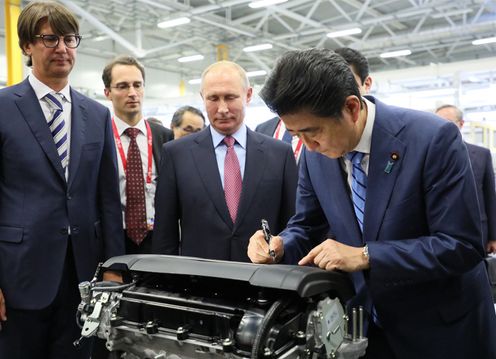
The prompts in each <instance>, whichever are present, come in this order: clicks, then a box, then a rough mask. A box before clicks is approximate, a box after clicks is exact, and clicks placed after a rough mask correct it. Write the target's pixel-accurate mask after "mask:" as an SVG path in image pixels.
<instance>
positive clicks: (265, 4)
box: [248, 0, 288, 9]
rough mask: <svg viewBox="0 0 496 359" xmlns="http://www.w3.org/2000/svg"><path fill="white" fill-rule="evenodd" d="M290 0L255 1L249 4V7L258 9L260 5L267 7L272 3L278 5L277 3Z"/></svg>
mask: <svg viewBox="0 0 496 359" xmlns="http://www.w3.org/2000/svg"><path fill="white" fill-rule="evenodd" d="M286 1H288V0H260V1H253V2H251V3H249V4H248V6H249V7H251V8H252V9H258V8H259V7H267V6H270V5H276V4H282V3H283V2H286Z"/></svg>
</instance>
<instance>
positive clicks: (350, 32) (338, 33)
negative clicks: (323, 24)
mask: <svg viewBox="0 0 496 359" xmlns="http://www.w3.org/2000/svg"><path fill="white" fill-rule="evenodd" d="M361 33H362V29H360V28H358V27H354V28H352V29H348V30H341V31H334V32H330V33H328V34H327V37H330V38H333V37H341V36H349V35H356V34H361Z"/></svg>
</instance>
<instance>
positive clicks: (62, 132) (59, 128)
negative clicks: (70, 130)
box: [45, 93, 69, 171]
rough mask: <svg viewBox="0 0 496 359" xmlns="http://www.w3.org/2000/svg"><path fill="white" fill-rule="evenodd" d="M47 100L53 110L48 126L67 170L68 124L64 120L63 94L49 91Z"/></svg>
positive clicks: (63, 165) (63, 166)
mask: <svg viewBox="0 0 496 359" xmlns="http://www.w3.org/2000/svg"><path fill="white" fill-rule="evenodd" d="M45 101H46V102H47V103H48V105H49V107H50V109H51V110H52V114H51V117H50V119H49V120H48V127H49V128H50V132H51V133H52V136H53V141H54V142H55V147H57V152H58V154H59V158H60V162H61V164H62V168H63V169H64V171H65V168H66V167H67V164H68V162H69V156H68V155H67V149H68V141H67V126H66V123H65V121H64V116H63V112H64V109H63V107H62V101H63V96H62V95H61V94H58V93H49V94H47V95H46V96H45Z"/></svg>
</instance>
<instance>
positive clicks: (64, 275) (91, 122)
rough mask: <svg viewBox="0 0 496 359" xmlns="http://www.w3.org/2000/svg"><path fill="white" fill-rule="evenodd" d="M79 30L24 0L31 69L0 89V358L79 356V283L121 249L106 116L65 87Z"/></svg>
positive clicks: (47, 6) (23, 33)
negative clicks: (14, 82)
mask: <svg viewBox="0 0 496 359" xmlns="http://www.w3.org/2000/svg"><path fill="white" fill-rule="evenodd" d="M78 33H79V25H78V21H77V19H76V18H75V17H74V15H73V14H71V13H70V12H69V11H68V10H67V9H66V8H65V7H63V6H62V5H60V4H58V3H56V2H30V3H29V5H27V6H26V8H24V10H23V11H22V12H21V14H20V17H19V21H18V35H19V45H20V47H21V49H22V51H23V53H24V55H26V56H27V57H28V58H29V59H28V66H31V67H32V73H31V74H30V75H29V77H28V78H27V79H26V80H24V81H23V82H21V83H20V84H17V85H15V86H12V87H8V88H5V89H2V90H0V108H1V109H2V111H1V113H0V149H1V150H0V289H1V291H0V320H1V325H2V330H1V331H0V358H9V359H25V358H43V359H54V358H88V357H89V349H90V348H89V347H90V345H89V344H86V345H85V344H83V345H82V347H81V349H80V350H76V349H75V347H74V346H73V344H72V343H73V341H74V340H75V339H77V338H79V336H80V331H81V329H80V328H78V326H77V325H76V321H75V320H74V317H75V313H76V309H77V306H78V304H79V302H80V297H79V293H78V283H79V282H81V281H85V280H90V279H91V278H92V276H93V274H94V272H95V269H96V267H97V264H98V262H100V261H103V260H105V259H107V258H109V257H112V256H116V255H121V254H124V243H123V241H122V236H123V234H122V218H121V212H120V207H119V191H118V182H117V163H116V156H115V148H114V143H113V139H112V128H111V123H110V114H109V111H108V109H106V108H105V107H104V106H102V105H100V104H98V103H97V102H95V101H93V100H91V99H89V98H87V97H85V96H83V95H82V94H80V93H79V92H77V91H75V90H74V89H73V88H71V87H70V86H69V81H68V77H69V74H70V72H71V70H72V68H73V66H74V63H75V59H76V48H77V47H78V45H79V42H80V40H81V37H80V36H79V34H78ZM104 278H105V279H108V280H111V279H118V276H116V275H115V274H114V275H112V273H106V274H105V275H104Z"/></svg>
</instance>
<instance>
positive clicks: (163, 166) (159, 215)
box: [152, 145, 194, 255]
mask: <svg viewBox="0 0 496 359" xmlns="http://www.w3.org/2000/svg"><path fill="white" fill-rule="evenodd" d="M178 203H179V201H178V192H177V181H176V174H175V169H174V159H173V157H172V156H171V154H170V152H169V151H168V148H167V145H164V146H163V147H162V155H161V160H160V176H159V178H158V183H157V192H156V194H155V225H154V229H153V238H152V252H153V253H157V254H173V255H177V254H179V222H178V220H179V204H178ZM191 210H194V209H191Z"/></svg>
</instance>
